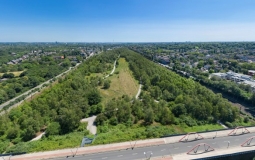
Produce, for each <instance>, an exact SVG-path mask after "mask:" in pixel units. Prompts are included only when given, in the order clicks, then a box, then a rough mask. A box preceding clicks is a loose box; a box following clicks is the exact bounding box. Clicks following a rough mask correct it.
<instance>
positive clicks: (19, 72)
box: [0, 71, 23, 77]
mask: <svg viewBox="0 0 255 160" xmlns="http://www.w3.org/2000/svg"><path fill="white" fill-rule="evenodd" d="M22 72H23V71H16V72H7V73H13V74H14V76H15V77H18V76H19V75H20V74H21V73H22ZM3 74H4V73H0V76H2V75H3Z"/></svg>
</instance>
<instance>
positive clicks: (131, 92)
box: [99, 58, 139, 104]
mask: <svg viewBox="0 0 255 160" xmlns="http://www.w3.org/2000/svg"><path fill="white" fill-rule="evenodd" d="M118 62H119V65H118V67H117V68H116V69H115V72H114V74H113V75H111V76H109V77H108V78H107V79H108V80H110V81H111V85H110V88H109V89H102V88H99V89H100V92H101V94H102V97H103V104H104V103H106V102H108V101H109V100H111V99H113V98H117V97H120V96H122V95H128V96H130V97H134V96H135V95H136V94H137V91H138V88H139V84H138V81H136V80H135V79H134V78H133V75H132V72H131V71H130V70H129V67H128V63H127V62H126V60H125V59H124V58H120V59H119V61H118ZM116 73H118V74H116Z"/></svg>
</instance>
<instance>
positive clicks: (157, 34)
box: [0, 0, 255, 42]
mask: <svg viewBox="0 0 255 160" xmlns="http://www.w3.org/2000/svg"><path fill="white" fill-rule="evenodd" d="M55 41H59V42H113V41H114V42H184V41H196V42H201V41H255V0H0V42H55Z"/></svg>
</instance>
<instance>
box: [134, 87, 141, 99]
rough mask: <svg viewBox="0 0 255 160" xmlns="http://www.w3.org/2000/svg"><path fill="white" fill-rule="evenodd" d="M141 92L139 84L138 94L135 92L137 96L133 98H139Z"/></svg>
mask: <svg viewBox="0 0 255 160" xmlns="http://www.w3.org/2000/svg"><path fill="white" fill-rule="evenodd" d="M141 91H142V85H141V84H140V85H139V89H138V92H137V94H136V96H135V98H136V99H138V98H139V96H140V94H141Z"/></svg>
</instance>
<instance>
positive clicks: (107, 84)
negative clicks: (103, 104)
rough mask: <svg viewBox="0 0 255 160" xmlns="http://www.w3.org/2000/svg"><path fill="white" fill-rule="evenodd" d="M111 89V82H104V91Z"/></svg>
mask: <svg viewBox="0 0 255 160" xmlns="http://www.w3.org/2000/svg"><path fill="white" fill-rule="evenodd" d="M108 88H110V81H109V80H105V81H104V89H108Z"/></svg>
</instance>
